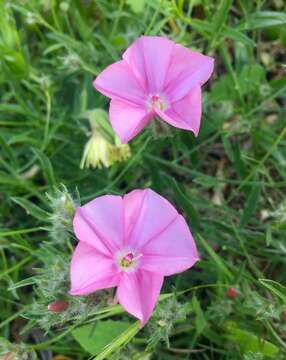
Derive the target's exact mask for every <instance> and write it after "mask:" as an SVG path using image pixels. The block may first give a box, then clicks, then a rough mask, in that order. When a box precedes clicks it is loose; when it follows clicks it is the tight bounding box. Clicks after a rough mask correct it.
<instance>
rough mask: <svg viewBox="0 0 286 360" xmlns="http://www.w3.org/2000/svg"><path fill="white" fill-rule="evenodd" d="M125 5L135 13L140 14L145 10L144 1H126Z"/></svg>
mask: <svg viewBox="0 0 286 360" xmlns="http://www.w3.org/2000/svg"><path fill="white" fill-rule="evenodd" d="M126 2H127V4H128V5H129V6H130V7H131V9H132V10H133V11H134V12H135V13H136V14H138V13H142V12H143V11H144V9H145V5H146V0H127V1H126Z"/></svg>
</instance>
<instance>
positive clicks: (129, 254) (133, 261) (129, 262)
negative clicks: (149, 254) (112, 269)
mask: <svg viewBox="0 0 286 360" xmlns="http://www.w3.org/2000/svg"><path fill="white" fill-rule="evenodd" d="M141 256H142V254H136V253H135V252H133V251H130V250H123V251H120V252H119V253H118V254H117V256H116V258H117V259H116V262H117V265H118V267H119V268H120V270H122V271H133V270H135V269H136V267H137V265H138V261H139V258H140V257H141Z"/></svg>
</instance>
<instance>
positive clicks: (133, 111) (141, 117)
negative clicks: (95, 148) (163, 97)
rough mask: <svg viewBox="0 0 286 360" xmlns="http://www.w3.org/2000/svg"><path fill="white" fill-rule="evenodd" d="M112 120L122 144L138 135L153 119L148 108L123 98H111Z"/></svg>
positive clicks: (110, 111)
mask: <svg viewBox="0 0 286 360" xmlns="http://www.w3.org/2000/svg"><path fill="white" fill-rule="evenodd" d="M109 117H110V122H111V125H112V127H113V130H114V131H115V132H116V134H117V135H118V137H119V139H120V141H121V143H122V144H126V143H127V142H128V141H129V140H131V139H132V138H133V137H134V136H136V135H137V134H138V133H139V132H140V131H141V130H142V129H143V128H144V127H145V126H146V125H147V124H148V123H149V122H150V120H151V118H152V114H151V113H150V112H149V113H148V111H147V108H144V107H143V106H138V105H135V104H131V103H127V102H125V101H121V100H111V102H110V108H109Z"/></svg>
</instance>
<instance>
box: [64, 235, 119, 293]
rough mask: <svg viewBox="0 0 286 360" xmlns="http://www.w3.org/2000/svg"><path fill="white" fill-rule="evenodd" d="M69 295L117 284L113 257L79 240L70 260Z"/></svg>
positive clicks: (90, 291)
mask: <svg viewBox="0 0 286 360" xmlns="http://www.w3.org/2000/svg"><path fill="white" fill-rule="evenodd" d="M70 271H71V290H70V294H71V295H87V294H90V293H92V292H94V291H96V290H100V289H106V288H110V287H114V286H117V285H118V283H119V273H118V270H117V268H116V266H115V265H114V262H113V259H112V258H110V257H107V256H105V255H102V254H101V253H99V252H97V251H96V250H95V249H94V248H93V247H91V246H90V245H87V244H85V243H83V242H80V243H79V244H78V245H77V247H76V249H75V251H74V254H73V257H72V261H71V270H70Z"/></svg>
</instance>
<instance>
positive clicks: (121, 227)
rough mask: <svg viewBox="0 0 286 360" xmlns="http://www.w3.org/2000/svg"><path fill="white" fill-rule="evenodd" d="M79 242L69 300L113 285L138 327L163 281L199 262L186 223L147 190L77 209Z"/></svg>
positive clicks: (146, 317)
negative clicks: (138, 322)
mask: <svg viewBox="0 0 286 360" xmlns="http://www.w3.org/2000/svg"><path fill="white" fill-rule="evenodd" d="M73 225H74V231H75V234H76V236H77V238H78V239H79V243H78V245H77V247H76V249H75V251H74V254H73V257H72V260H71V290H70V294H71V295H87V294H90V293H92V292H94V291H96V290H100V289H106V288H112V287H115V286H117V297H118V300H119V303H120V304H121V305H122V306H123V308H124V309H125V310H126V311H128V312H129V313H130V314H132V315H134V316H135V317H137V318H138V319H139V320H140V321H141V324H142V326H143V325H144V324H145V323H146V322H147V321H148V319H149V317H150V316H151V314H152V311H153V309H154V306H155V304H156V301H157V299H158V296H159V294H160V290H161V287H162V284H163V280H164V276H169V275H172V274H176V273H179V272H181V271H184V270H187V269H189V268H190V267H191V266H193V265H194V263H195V262H196V261H197V260H198V254H197V249H196V245H195V243H194V240H193V238H192V234H191V233H190V230H189V228H188V226H187V224H186V221H185V220H184V218H183V217H182V216H181V215H179V214H178V212H177V211H176V209H175V208H174V207H173V206H172V205H171V204H170V203H169V202H168V201H167V200H165V199H164V198H163V197H161V196H160V195H158V194H156V193H155V192H154V191H152V190H150V189H146V190H134V191H132V192H130V193H129V194H127V195H125V196H123V197H121V196H114V195H105V196H100V197H98V198H96V199H95V200H92V201H90V202H89V203H87V204H86V205H84V206H81V207H79V208H78V209H77V211H76V215H75V217H74V221H73Z"/></svg>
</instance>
